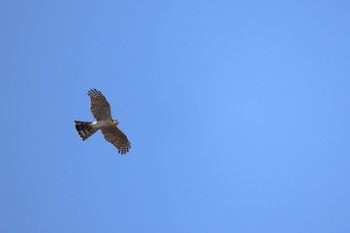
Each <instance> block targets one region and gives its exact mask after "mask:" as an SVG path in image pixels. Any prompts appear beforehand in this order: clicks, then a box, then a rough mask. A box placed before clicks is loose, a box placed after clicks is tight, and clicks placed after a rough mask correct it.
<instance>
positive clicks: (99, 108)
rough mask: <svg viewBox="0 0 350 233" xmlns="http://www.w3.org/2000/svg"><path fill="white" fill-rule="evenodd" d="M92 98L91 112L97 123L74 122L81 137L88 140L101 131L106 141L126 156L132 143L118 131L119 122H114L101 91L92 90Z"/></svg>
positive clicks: (90, 94) (90, 93)
mask: <svg viewBox="0 0 350 233" xmlns="http://www.w3.org/2000/svg"><path fill="white" fill-rule="evenodd" d="M88 95H89V96H90V98H91V112H92V114H93V115H94V117H95V119H96V121H94V122H84V121H74V122H75V128H76V130H77V131H78V133H79V135H80V137H81V138H82V139H83V140H86V139H87V138H88V137H90V136H91V135H92V134H94V133H95V132H96V131H98V130H101V132H102V134H103V136H104V137H105V139H106V140H107V141H108V142H110V143H112V144H113V145H114V146H115V147H117V149H118V153H120V154H122V155H123V154H125V153H127V152H128V151H129V149H130V145H131V143H130V142H129V140H128V138H127V137H126V136H125V134H124V133H123V132H122V131H121V130H120V129H118V127H117V125H118V124H119V121H118V120H112V115H111V109H110V106H109V103H108V102H107V100H106V98H105V97H104V96H103V95H102V93H101V92H100V91H97V90H96V89H91V90H90V91H89V92H88Z"/></svg>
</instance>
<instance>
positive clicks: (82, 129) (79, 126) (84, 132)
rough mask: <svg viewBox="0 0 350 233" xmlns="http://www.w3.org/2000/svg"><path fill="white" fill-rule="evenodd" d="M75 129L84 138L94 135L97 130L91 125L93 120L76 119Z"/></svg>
mask: <svg viewBox="0 0 350 233" xmlns="http://www.w3.org/2000/svg"><path fill="white" fill-rule="evenodd" d="M74 122H75V129H76V130H77V131H78V134H79V135H80V137H81V138H82V139H83V140H86V139H87V138H88V137H90V136H91V135H93V134H94V133H95V132H96V131H97V130H96V129H94V128H93V127H92V126H91V123H92V122H84V121H74Z"/></svg>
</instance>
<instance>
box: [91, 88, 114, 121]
mask: <svg viewBox="0 0 350 233" xmlns="http://www.w3.org/2000/svg"><path fill="white" fill-rule="evenodd" d="M88 95H89V96H90V99H91V112H92V114H93V115H94V117H95V119H96V120H97V121H100V120H103V121H105V120H112V114H111V108H110V106H109V103H108V102H107V100H106V98H105V97H104V96H103V95H102V93H101V92H100V91H98V90H96V89H91V90H90V91H89V92H88Z"/></svg>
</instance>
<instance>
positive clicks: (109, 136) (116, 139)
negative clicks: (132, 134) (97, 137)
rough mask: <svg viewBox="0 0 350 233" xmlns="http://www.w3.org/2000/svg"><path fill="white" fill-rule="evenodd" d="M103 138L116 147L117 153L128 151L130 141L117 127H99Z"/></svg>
mask: <svg viewBox="0 0 350 233" xmlns="http://www.w3.org/2000/svg"><path fill="white" fill-rule="evenodd" d="M101 131H102V134H103V136H104V137H105V139H106V140H107V141H108V142H110V143H112V144H113V145H114V146H115V147H117V149H118V153H120V154H122V155H123V154H126V152H128V151H129V149H130V145H131V143H130V142H129V140H128V138H127V137H126V136H125V134H124V133H123V132H122V131H121V130H120V129H118V128H117V127H109V128H103V129H101Z"/></svg>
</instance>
